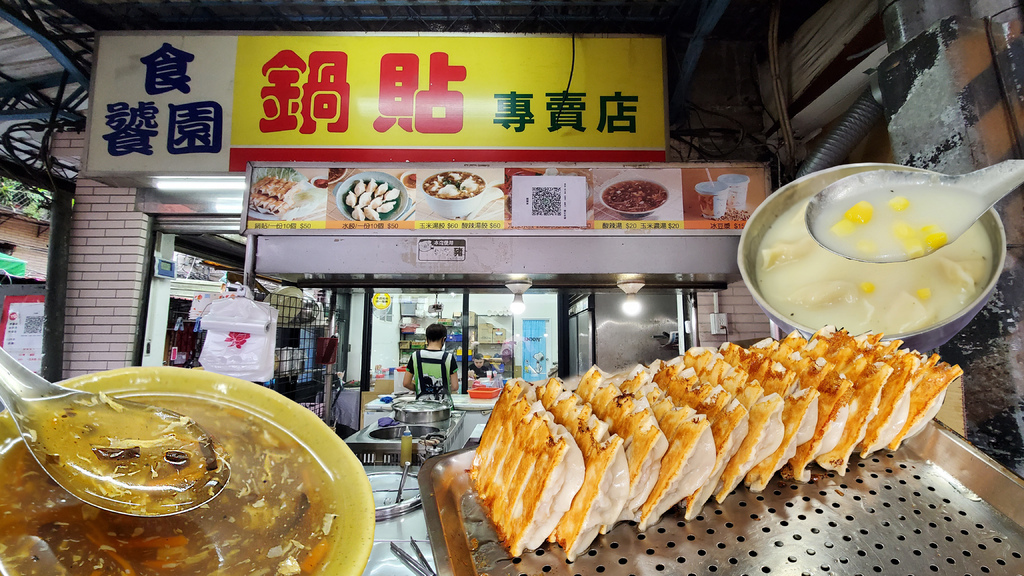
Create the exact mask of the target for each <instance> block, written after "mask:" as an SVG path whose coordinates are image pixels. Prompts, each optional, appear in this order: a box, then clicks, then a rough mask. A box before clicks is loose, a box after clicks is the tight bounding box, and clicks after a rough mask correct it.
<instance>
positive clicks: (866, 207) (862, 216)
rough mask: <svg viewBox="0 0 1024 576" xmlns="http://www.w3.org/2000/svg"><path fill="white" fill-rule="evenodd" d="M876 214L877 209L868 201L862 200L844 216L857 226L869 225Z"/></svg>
mask: <svg viewBox="0 0 1024 576" xmlns="http://www.w3.org/2000/svg"><path fill="white" fill-rule="evenodd" d="M874 212H875V207H874V206H872V205H871V203H870V202H868V201H867V200H861V201H860V202H857V203H856V204H854V205H853V207H852V208H850V209H849V210H847V211H846V214H844V216H845V217H846V219H847V220H849V221H850V222H854V223H857V224H867V223H868V222H870V221H871V216H872V214H874Z"/></svg>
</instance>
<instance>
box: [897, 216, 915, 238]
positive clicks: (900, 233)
mask: <svg viewBox="0 0 1024 576" xmlns="http://www.w3.org/2000/svg"><path fill="white" fill-rule="evenodd" d="M892 233H893V234H894V235H895V236H896V237H897V238H899V239H901V240H908V239H910V238H913V237H914V236H916V235H917V234H916V233H915V232H914V227H913V226H911V225H910V224H907V223H906V222H904V221H902V220H897V221H896V223H895V224H893V225H892Z"/></svg>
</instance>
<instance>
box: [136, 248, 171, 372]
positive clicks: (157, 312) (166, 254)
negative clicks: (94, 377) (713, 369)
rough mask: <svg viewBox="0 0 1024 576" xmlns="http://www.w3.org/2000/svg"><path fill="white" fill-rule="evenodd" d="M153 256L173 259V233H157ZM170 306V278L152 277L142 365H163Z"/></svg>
mask: <svg viewBox="0 0 1024 576" xmlns="http://www.w3.org/2000/svg"><path fill="white" fill-rule="evenodd" d="M153 256H155V257H157V258H163V259H164V260H174V235H173V234H163V233H159V232H158V233H157V234H156V240H155V242H154V246H153ZM170 306H171V279H170V278H153V281H152V282H150V283H149V306H148V308H149V311H148V313H147V314H146V318H147V319H148V321H147V323H146V333H145V337H144V338H143V340H142V365H143V366H163V365H164V345H165V343H166V341H167V317H168V315H169V313H170Z"/></svg>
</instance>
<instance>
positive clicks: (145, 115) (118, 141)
mask: <svg viewBox="0 0 1024 576" xmlns="http://www.w3.org/2000/svg"><path fill="white" fill-rule="evenodd" d="M139 60H140V61H141V62H142V64H143V65H145V67H146V74H145V79H144V87H145V90H146V94H148V95H150V96H156V95H160V94H166V93H171V92H179V93H181V94H188V93H189V92H191V88H190V86H189V82H190V81H191V80H192V78H191V77H190V76H189V75H188V73H187V72H188V64H189V63H190V62H192V61H193V60H195V56H194V55H193V54H191V53H189V52H186V51H184V50H179V49H177V48H175V47H174V46H172V45H171V44H169V43H167V42H164V43H163V45H162V46H160V48H159V49H157V50H156V51H154V52H153V53H152V54H149V55H147V56H143V57H142V58H140V59H139ZM160 112H161V111H160V107H159V106H158V105H157V104H156V103H155V102H152V101H140V102H138V105H137V106H132V105H130V104H129V103H128V102H114V103H111V104H108V105H107V114H106V116H105V123H106V126H107V128H109V129H110V132H108V133H106V134H104V135H103V139H104V140H106V141H107V152H108V153H109V154H110V155H111V156H124V155H127V154H144V155H147V156H149V155H152V154H153V146H152V144H151V140H152V139H154V138H156V137H158V136H159V134H160V126H161V124H160V121H159V119H158V116H159V114H160ZM223 118H224V112H223V109H222V107H221V105H220V104H219V103H217V102H214V101H209V100H205V101H191V102H168V103H167V121H166V127H167V137H166V145H167V152H168V153H170V154H216V153H218V152H220V150H221V145H222V134H223V127H224V126H223Z"/></svg>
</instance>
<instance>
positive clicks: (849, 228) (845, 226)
mask: <svg viewBox="0 0 1024 576" xmlns="http://www.w3.org/2000/svg"><path fill="white" fill-rule="evenodd" d="M830 230H832V233H833V234H835V235H836V236H849V235H850V234H853V233H854V232H855V231H856V230H857V225H856V224H854V223H853V222H850V221H849V220H845V219H844V220H840V221H839V222H836V223H835V225H834V226H832V228H830Z"/></svg>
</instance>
